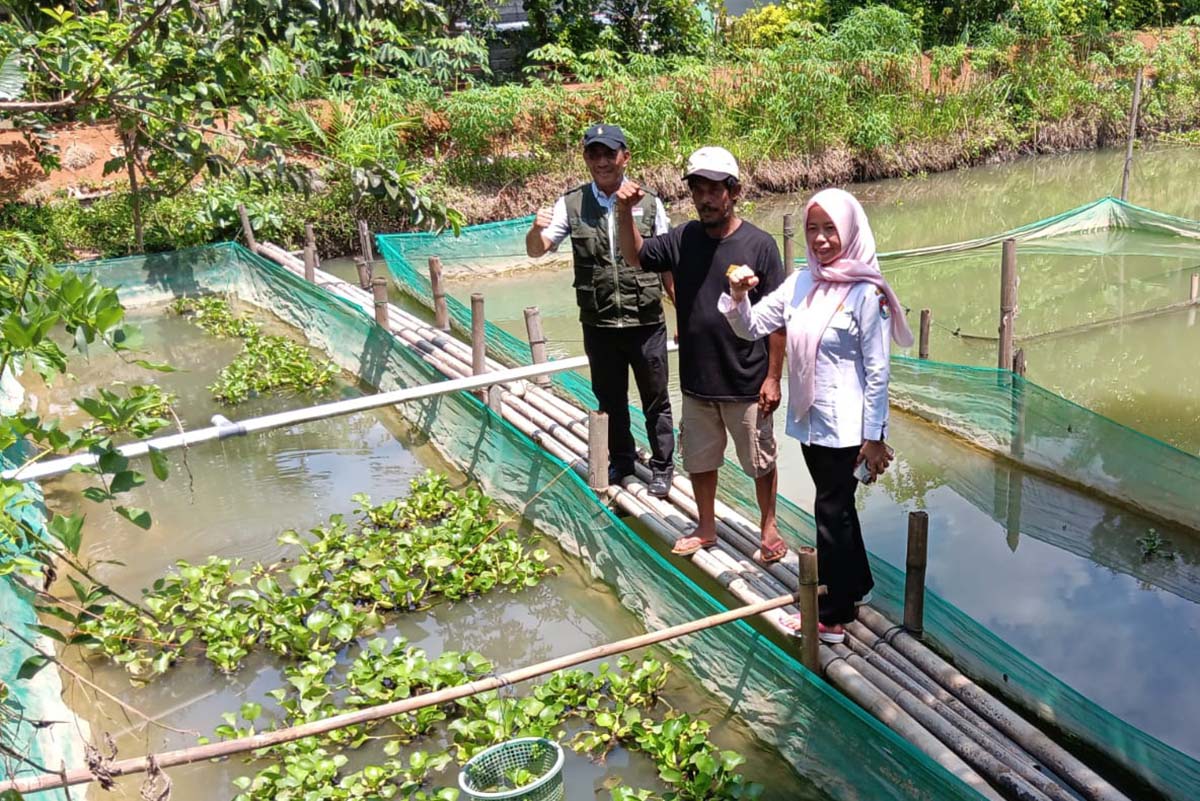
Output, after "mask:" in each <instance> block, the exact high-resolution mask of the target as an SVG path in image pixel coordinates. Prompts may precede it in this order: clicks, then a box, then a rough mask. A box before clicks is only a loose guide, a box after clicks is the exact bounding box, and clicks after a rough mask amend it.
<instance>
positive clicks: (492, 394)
mask: <svg viewBox="0 0 1200 801" xmlns="http://www.w3.org/2000/svg"><path fill="white" fill-rule="evenodd" d="M487 405H488V408H489V409H491V410H492V411H493V412H495V413H496V414H498V415H501V416H503V414H504V387H502V386H500V385H499V384H492V385H491V386H490V387H488V390H487Z"/></svg>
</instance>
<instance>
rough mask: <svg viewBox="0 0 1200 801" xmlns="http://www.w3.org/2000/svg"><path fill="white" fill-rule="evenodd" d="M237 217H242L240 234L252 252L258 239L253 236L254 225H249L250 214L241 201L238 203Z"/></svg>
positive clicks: (256, 246) (256, 245)
mask: <svg viewBox="0 0 1200 801" xmlns="http://www.w3.org/2000/svg"><path fill="white" fill-rule="evenodd" d="M238 217H240V218H241V219H242V236H243V237H244V238H245V239H246V247H247V248H248V249H249V250H251V251H252V252H257V251H258V241H257V240H256V239H255V238H254V227H253V226H252V225H250V215H249V214H247V213H246V207H245V206H244V205H242V204H241V203H239V204H238Z"/></svg>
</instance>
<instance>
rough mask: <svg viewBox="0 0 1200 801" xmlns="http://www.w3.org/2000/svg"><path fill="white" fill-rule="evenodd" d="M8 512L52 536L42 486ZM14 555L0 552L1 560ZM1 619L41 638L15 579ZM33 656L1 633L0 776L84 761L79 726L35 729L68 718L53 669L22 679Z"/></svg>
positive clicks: (13, 453)
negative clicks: (5, 695)
mask: <svg viewBox="0 0 1200 801" xmlns="http://www.w3.org/2000/svg"><path fill="white" fill-rule="evenodd" d="M22 448H23V446H22V445H20V444H18V445H14V446H12V447H11V448H9V449H7V450H5V451H3V452H0V469H4V470H7V469H9V468H12V467H16V466H18V465H20V464H22V463H23V462H24V461H25V458H24V456H23V452H22ZM5 511H6V512H7V513H8V514H9V515H11V516H13V517H15V518H17V519H19V520H21V521H22V522H24V523H25V524H27V525H28V526H29V527H30V528H31V529H32V530H34V531H37V532H39V533H40V534H42V535H43V536H46V537H47V538H48V537H49V535H48V534H47V533H46V528H45V520H46V518H45V512H44V507H43V506H42V496H41V492H40V490H39V488H38V487H37V485H26V487H25V488H24V489H23V490H22V491H21V493H19V495H17V496H16V497H14V498H12V499H11V500H10V501H9V503H8V506H7V507H6V509H5ZM14 555H15V554H7V553H0V558H6V557H11V556H14ZM0 619H3V620H4V623H5V625H7V626H10V627H11V628H12V629H13V630H14V631H16V632H18V633H20V634H21V636H22V637H24V638H25V639H27V640H29V641H31V642H36V641H37V640H38V639H39V637H40V636H41V635H39V634H38V632H37V630H36V629H35V626H36V625H37V623H38V620H37V614H36V612H34V608H33V593H32V592H30V590H29V588H28V587H26V586H25V585H24V584H23V583H22V582H21V580H20V579H18V578H17V577H15V576H13V575H9V576H4V577H2V578H0ZM47 642H48V643H49V641H47ZM49 644H51V645H52V643H49ZM33 655H34V651H33V649H32V648H30V647H29V646H28V645H26V644H25V643H23V642H21V641H20V640H18V639H15V638H14V637H12V636H11V635H9V634H8V633H7V632H0V681H3V682H4V683H5V684H6V685H8V687H9V699H8V710H7V712H6V713H0V742H3V744H4V746H5V753H3V754H0V768H2V770H0V775H8V774H11V775H14V776H25V775H36V774H39V773H41V772H42V771H41V770H39V769H38V768H37V767H35V766H38V765H55V766H57V764H58V761H59V760H65V761H66V762H67V763H68V764H73V763H75V762H77V761H78V760H79V758H80V753H79V749H78V748H76V742H77V741H76V739H75V738H74V737H73V736H72V733H73V732H74V727H71V728H70V730H67V731H64V730H63V729H64V727H63V726H61V725H60V726H57V727H45V728H38V727H35V726H34V725H33V722H34V721H41V720H59V721H61V720H63V718H64V717H65V715H64V714H63V713H64V711H65V708H64V706H63V703H62V699H61V693H62V686H61V684H60V683H59V681H58V676H57V674H56V673H55V672H54V671H53V670H42V671H40V672H39V673H38V674H37V676H36V677H35V678H34V679H33V680H30V681H26V680H18V679H17V674H18V672H19V671H20V669H21V665H23V664H24V663H25V660H27V659H28V658H29V657H31V656H33ZM52 728H55V729H57V730H52ZM15 755H20V756H22V757H25V758H26V759H27V760H28V761H21V760H20V759H18V758H17V756H15ZM30 763H32V764H30ZM38 797H39V798H45V799H59V798H64V799H65V798H68V797H75V798H82V797H83V792H82V791H81V790H77V791H74V792H71V793H70V794H69V795H68V791H67V790H54V791H49V792H46V793H43V794H41V795H39V796H38Z"/></svg>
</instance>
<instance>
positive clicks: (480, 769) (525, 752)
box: [458, 737, 564, 801]
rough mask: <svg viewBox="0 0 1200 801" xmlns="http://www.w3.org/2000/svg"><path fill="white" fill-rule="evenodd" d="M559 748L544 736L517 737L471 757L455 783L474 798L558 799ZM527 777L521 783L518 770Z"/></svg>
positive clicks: (560, 796)
mask: <svg viewBox="0 0 1200 801" xmlns="http://www.w3.org/2000/svg"><path fill="white" fill-rule="evenodd" d="M562 767H563V750H562V747H561V746H559V744H558V743H556V742H554V741H553V740H547V739H546V738H544V737H519V738H517V739H515V740H507V741H505V742H503V743H500V744H499V745H494V746H492V747H491V748H488V749H487V750H485V751H481V752H480V753H478V754H476V755H475V756H473V757H471V759H470V761H468V762H467V764H466V765H464V766H463V769H462V772H461V773H460V774H459V775H458V786H459V787H461V788H462V791H463V792H464V793H466V794H467V797H468V798H472V799H475V801H562V799H563V794H564V790H563V776H562ZM522 772H523V773H524V774H525V778H526V779H528V780H529V781H527V783H524V784H523V785H522V786H518V787H513V786H512V785H513V784H517V783H520V780H521V773H522Z"/></svg>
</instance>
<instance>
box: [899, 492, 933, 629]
mask: <svg viewBox="0 0 1200 801" xmlns="http://www.w3.org/2000/svg"><path fill="white" fill-rule="evenodd" d="M928 548H929V514H928V513H927V512H909V513H908V552H907V554H906V556H905V559H904V565H905V573H904V628H906V629H907V630H908V631H909V632H911V633H912V634H913V636H916V637H920V636H921V635H922V634H924V633H925V565H926V562H927V558H928Z"/></svg>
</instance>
